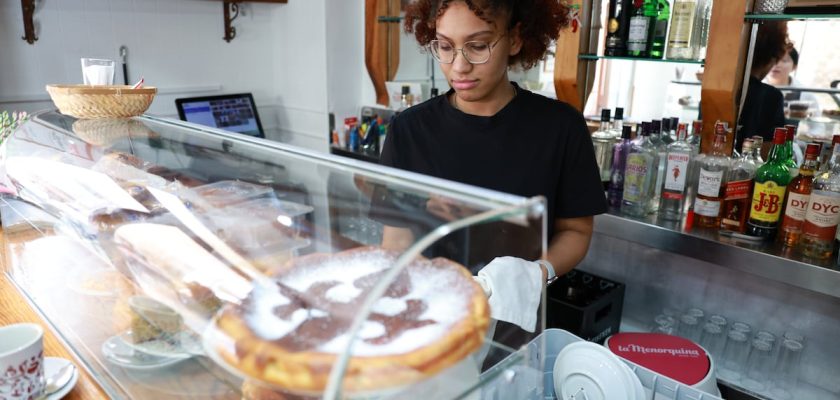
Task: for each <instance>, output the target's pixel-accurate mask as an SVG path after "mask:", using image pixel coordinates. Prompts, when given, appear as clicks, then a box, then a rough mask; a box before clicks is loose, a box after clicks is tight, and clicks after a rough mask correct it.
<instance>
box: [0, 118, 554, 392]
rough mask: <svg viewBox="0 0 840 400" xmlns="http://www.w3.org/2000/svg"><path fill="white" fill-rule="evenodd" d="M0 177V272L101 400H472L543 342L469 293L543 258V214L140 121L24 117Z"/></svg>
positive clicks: (310, 155) (353, 164) (337, 160)
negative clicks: (508, 267) (510, 262)
mask: <svg viewBox="0 0 840 400" xmlns="http://www.w3.org/2000/svg"><path fill="white" fill-rule="evenodd" d="M76 130H78V132H77V131H76ZM106 139H107V140H106ZM0 157H2V158H3V160H4V162H3V166H2V171H0V183H2V185H3V187H4V189H5V192H6V193H7V194H5V195H4V196H3V197H2V198H0V214H2V221H3V229H4V241H5V243H4V244H5V247H6V254H7V259H6V261H7V262H6V263H5V269H6V272H7V273H8V275H9V276H10V277H11V279H12V281H13V282H14V283H15V284H16V285H17V286H18V288H19V289H20V291H21V292H22V293H23V294H24V295H25V296H26V297H28V298H29V299H30V300H31V302H32V304H33V305H35V307H36V309H37V311H39V312H40V313H41V315H42V316H43V317H44V318H45V319H46V320H47V321H49V323H50V324H51V325H52V326H53V327H54V328H55V330H56V333H57V334H58V335H59V336H60V337H61V338H62V339H63V340H64V341H65V342H66V343H67V344H68V345H69V347H70V350H71V351H73V352H74V353H75V354H76V355H77V356H78V359H79V360H80V361H81V362H82V363H83V366H84V367H85V368H86V369H87V370H89V371H90V372H91V375H92V376H93V377H94V378H95V379H96V381H97V382H98V383H99V384H100V385H101V386H102V388H103V390H104V391H105V392H106V393H107V394H108V395H109V396H111V397H114V398H158V399H179V398H196V397H199V398H206V399H239V398H278V399H279V398H321V397H323V398H347V397H349V398H355V397H359V396H362V397H365V398H413V397H429V398H457V397H464V396H467V397H468V396H479V394H480V393H481V390H482V389H481V388H482V387H484V386H486V385H487V384H488V383H489V382H491V381H494V380H497V379H503V375H504V371H506V370H507V367H508V366H510V367H513V366H516V365H519V366H522V364H523V363H526V360H527V358H525V357H519V356H516V351H515V349H517V348H519V347H520V346H521V345H523V344H525V343H527V342H528V341H529V340H530V339H531V338H533V337H535V336H536V335H538V334H539V333H540V332H541V330H542V327H543V325H544V320H545V318H544V307H542V306H540V308H539V310H537V311H536V312H537V313H538V316H539V318H538V324H537V328H536V332H526V331H524V330H520V331H519V332H514V331H515V329H516V327H513V328H510V327H506V328H504V329H502V328H500V327H497V325H496V323H495V321H493V320H491V318H490V308H489V305H488V300H487V295H486V294H485V290H483V289H482V287H481V286H480V285H479V284H477V283H476V282H475V280H474V279H473V275H474V274H475V270H476V268H480V267H481V266H483V264H486V263H487V262H489V260H492V257H495V256H496V255H509V254H508V253H510V255H520V254H521V255H527V256H528V257H538V256H539V255H540V254H541V253H542V252H543V251H545V221H544V218H545V215H544V213H545V205H544V199H543V198H541V197H536V198H530V199H529V198H522V197H517V196H511V195H506V194H502V193H497V192H492V191H488V190H484V189H478V188H474V187H470V186H466V185H462V184H457V183H453V182H448V181H443V180H439V179H435V178H429V177H424V176H420V175H416V174H412V173H408V172H404V171H399V170H395V169H391V168H385V167H380V166H377V165H372V164H368V163H361V162H357V161H354V160H347V159H343V158H341V157H336V156H331V155H327V154H319V153H314V152H309V151H306V150H302V149H297V148H294V147H290V146H285V145H283V144H280V143H274V142H269V141H265V140H262V139H254V138H249V137H243V136H238V135H233V134H230V133H226V132H224V131H219V130H214V129H209V128H207V129H204V128H199V127H195V126H192V125H188V124H184V123H181V122H179V121H171V120H167V119H159V118H154V117H148V116H144V117H137V118H133V119H130V120H123V121H112V120H101V121H97V120H76V119H74V118H72V117H68V116H64V115H60V114H58V113H56V112H44V113H40V114H36V115H35V116H34V117H33V118H32V119H31V120H30V121H28V122H27V123H26V124H25V125H23V126H22V127H21V129H20V130H18V131H17V132H16V133H15V135H14V136H13V137H11V138H10V139H9V140H8V141H7V142H6V143H5V144H4V145H3V146H2V148H0ZM336 182H340V184H336ZM442 209H445V210H447V212H446V213H443V212H441V210H442ZM453 210H454V211H453ZM349 214H352V215H356V216H360V217H363V218H365V219H366V229H367V230H368V231H369V232H367V233H366V234H364V235H359V234H357V232H352V225H351V226H348V225H346V224H341V225H340V227H341V229H335V228H336V226H337V225H336V223H335V221H334V219H335V218H339V217H341V216H342V215H349ZM392 224H396V226H398V227H400V228H402V229H406V230H407V231H410V232H411V234H412V240H411V241H410V242H409V243H406V246H404V247H402V248H393V247H389V248H388V249H386V248H385V247H383V243H381V240H382V239H381V238H382V230H383V229H384V228H383V226H385V225H388V226H391V225H392ZM348 227H349V229H348ZM482 229H483V230H484V232H483V233H482V232H481V231H482ZM374 231H375V232H374ZM505 235H509V236H510V237H512V238H515V240H504V239H505V237H506V236H505ZM482 238H484V239H482ZM470 239H472V240H473V241H474V242H475V243H469V242H470ZM479 239H482V240H479ZM496 241H504V242H505V243H506V246H504V247H502V246H496V245H495V243H496ZM482 242H483V243H484V246H481V245H480V244H481V243H482ZM482 249H483V250H482ZM493 251H496V252H502V251H503V252H504V253H505V254H494V253H493ZM482 252H484V253H487V254H479V253H482ZM523 257H524V256H523ZM494 328H495V329H494ZM512 333H513V334H512ZM503 336H504V337H503ZM535 368H536V369H539V368H541V367H540V366H537V367H535ZM482 371H492V373H488V372H482ZM542 384H543V383H542V382H535V383H534V385H536V386H539V387H540V388H541V386H542ZM540 388H535V390H541V389H540ZM470 393H472V394H470Z"/></svg>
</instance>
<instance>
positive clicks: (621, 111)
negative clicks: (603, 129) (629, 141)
mask: <svg viewBox="0 0 840 400" xmlns="http://www.w3.org/2000/svg"><path fill="white" fill-rule="evenodd" d="M615 119H624V108H622V107H616V108H615Z"/></svg>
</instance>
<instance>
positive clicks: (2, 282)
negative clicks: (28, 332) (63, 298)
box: [0, 229, 107, 400]
mask: <svg viewBox="0 0 840 400" xmlns="http://www.w3.org/2000/svg"><path fill="white" fill-rule="evenodd" d="M2 235H3V231H2V229H0V243H2V238H3V236H2ZM2 251H5V248H4V247H3V246H0V252H2ZM2 260H5V257H2V258H0V262H3V261H2ZM2 271H4V269H3V268H0V325H9V324H14V323H18V322H35V323H38V324H40V325H41V327H43V328H44V355H46V356H49V357H62V358H66V359H68V360H71V361H73V363H74V364H76V367H79V372H80V374H81V375H80V376H79V382H78V383H76V386H75V387H74V388H73V390H72V391H71V392H70V393H69V394H68V395H67V396H66V397H64V398H65V399H68V400H77V399H105V398H107V396H106V395H105V392H103V391H102V388H100V387H99V385H98V384H97V383H96V381H94V380H93V378H92V377H91V376H90V374H89V373H88V372H87V371H86V370H85V369H84V368H83V367H82V363H81V362H79V360H78V359H76V357H75V356H73V355H71V353H70V352H69V351H68V350H67V348H65V347H64V346H63V345H62V344H61V342H60V341H59V340H58V338H56V336H55V334H53V332H52V330H50V328H49V326H48V325H47V324H46V323H44V321H43V320H42V319H41V317H40V316H39V315H38V314H37V313H36V312H35V310H33V309H32V307H31V306H30V305H29V303H27V301H26V299H24V298H23V296H22V295H21V293H20V292H18V290H17V288H15V286H14V285H13V284H12V282H10V281H9V277H8V275H6V273H5V272H2Z"/></svg>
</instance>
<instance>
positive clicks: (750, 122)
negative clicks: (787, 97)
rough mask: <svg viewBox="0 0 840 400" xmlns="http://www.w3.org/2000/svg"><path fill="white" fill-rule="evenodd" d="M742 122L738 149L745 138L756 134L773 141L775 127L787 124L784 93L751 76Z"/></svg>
mask: <svg viewBox="0 0 840 400" xmlns="http://www.w3.org/2000/svg"><path fill="white" fill-rule="evenodd" d="M740 122H741V124H740V125H741V129H740V130H739V131H738V137H737V138H736V140H735V148H736V149H738V151H740V150H741V143H743V142H744V139H745V138H748V137H752V136H754V135H760V136H761V137H763V138H764V142H765V143H769V142H772V141H773V132H774V131H775V129H776V128H778V127H781V126H784V125H785V106H784V95H783V94H782V92H781V91H780V90H779V89H776V88H775V87H773V86H771V85H768V84H766V83H763V82H761V81H760V80H758V79H756V78H755V77H753V76H750V81H749V86H747V98H746V99H744V109H743V110H742V111H741V121H740Z"/></svg>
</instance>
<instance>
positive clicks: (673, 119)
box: [671, 117, 680, 127]
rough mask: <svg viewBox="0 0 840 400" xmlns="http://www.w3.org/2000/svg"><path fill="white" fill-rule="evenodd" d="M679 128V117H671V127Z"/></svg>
mask: <svg viewBox="0 0 840 400" xmlns="http://www.w3.org/2000/svg"><path fill="white" fill-rule="evenodd" d="M677 126H680V118H679V117H671V127H677Z"/></svg>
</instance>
